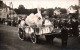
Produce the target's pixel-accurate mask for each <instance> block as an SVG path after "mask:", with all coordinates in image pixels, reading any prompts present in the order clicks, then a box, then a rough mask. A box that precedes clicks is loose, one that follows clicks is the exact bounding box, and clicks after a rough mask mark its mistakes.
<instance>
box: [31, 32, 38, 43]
mask: <svg viewBox="0 0 80 50" xmlns="http://www.w3.org/2000/svg"><path fill="white" fill-rule="evenodd" d="M30 38H31V41H32V43H34V44H35V43H37V41H38V40H37V39H38V36H37V35H36V34H34V33H32V34H31V37H30Z"/></svg>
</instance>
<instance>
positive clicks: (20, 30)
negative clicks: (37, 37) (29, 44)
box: [18, 28, 25, 40]
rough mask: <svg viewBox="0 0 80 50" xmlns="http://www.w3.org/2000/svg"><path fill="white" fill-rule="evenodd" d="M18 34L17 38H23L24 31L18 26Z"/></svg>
mask: <svg viewBox="0 0 80 50" xmlns="http://www.w3.org/2000/svg"><path fill="white" fill-rule="evenodd" d="M18 36H19V38H20V39H21V40H24V38H25V36H24V32H23V30H22V29H21V28H19V34H18Z"/></svg>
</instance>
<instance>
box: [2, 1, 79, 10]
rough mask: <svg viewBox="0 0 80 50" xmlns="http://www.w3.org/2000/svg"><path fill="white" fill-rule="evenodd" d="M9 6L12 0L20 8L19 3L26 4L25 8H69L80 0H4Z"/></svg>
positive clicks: (14, 5) (14, 6) (15, 6)
mask: <svg viewBox="0 0 80 50" xmlns="http://www.w3.org/2000/svg"><path fill="white" fill-rule="evenodd" d="M3 2H4V3H6V4H7V5H8V6H10V2H12V3H13V8H18V7H19V5H21V4H22V5H24V7H25V8H27V9H31V8H37V7H38V6H40V7H42V8H55V7H61V8H68V7H69V6H71V5H78V0H3Z"/></svg>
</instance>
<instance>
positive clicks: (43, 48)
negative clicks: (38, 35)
mask: <svg viewBox="0 0 80 50" xmlns="http://www.w3.org/2000/svg"><path fill="white" fill-rule="evenodd" d="M40 42H41V43H40V44H33V43H32V42H31V41H30V40H27V41H21V40H20V39H19V38H18V29H17V27H12V26H6V25H1V24H0V50H62V48H61V39H58V38H55V39H54V40H53V43H54V44H53V45H50V44H47V42H46V41H45V39H42V40H41V41H40ZM64 50H80V37H69V39H68V46H67V48H66V49H64Z"/></svg>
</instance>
